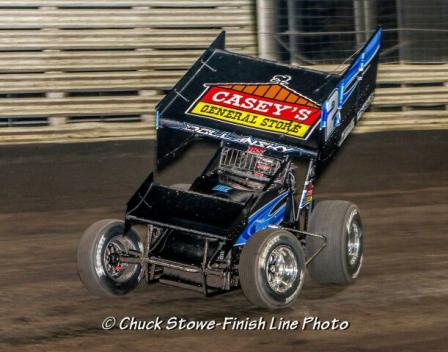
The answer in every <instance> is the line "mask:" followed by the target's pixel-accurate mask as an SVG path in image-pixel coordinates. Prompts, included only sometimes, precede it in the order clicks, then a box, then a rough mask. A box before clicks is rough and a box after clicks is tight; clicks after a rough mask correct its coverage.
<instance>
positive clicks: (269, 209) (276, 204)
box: [235, 191, 289, 246]
mask: <svg viewBox="0 0 448 352" xmlns="http://www.w3.org/2000/svg"><path fill="white" fill-rule="evenodd" d="M288 194H289V192H288V191H286V192H283V193H281V194H279V195H278V196H277V197H275V198H274V199H272V200H271V201H270V202H269V203H267V204H265V205H264V206H263V207H261V208H260V209H258V210H257V211H256V212H255V213H253V214H252V215H251V216H250V217H249V221H248V223H247V226H246V228H245V229H244V231H243V232H242V233H241V235H240V237H239V238H238V240H237V241H236V243H235V245H236V246H239V245H243V244H245V243H246V242H247V240H248V239H249V238H250V237H251V236H252V235H253V234H255V233H257V232H259V231H261V230H264V229H266V228H267V227H268V226H270V225H278V224H280V223H281V222H282V221H283V219H284V217H285V213H286V203H287V202H286V199H287V196H288ZM282 202H283V203H284V204H282V205H280V204H281V203H282Z"/></svg>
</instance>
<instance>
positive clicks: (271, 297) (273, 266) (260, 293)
mask: <svg viewBox="0 0 448 352" xmlns="http://www.w3.org/2000/svg"><path fill="white" fill-rule="evenodd" d="M239 276H240V283H241V288H242V289H243V292H244V294H245V296H246V297H247V299H248V300H249V301H250V302H251V303H252V304H254V305H255V306H257V307H263V308H268V309H279V308H286V307H289V306H291V305H292V304H293V303H294V302H295V301H296V299H297V296H298V295H299V292H300V290H301V288H302V286H303V281H304V276H305V255H304V253H303V250H302V246H301V244H300V242H299V240H298V239H297V238H296V237H295V236H294V235H293V234H291V233H290V232H287V231H284V230H272V229H266V230H263V231H260V232H258V233H256V234H255V235H253V236H252V237H251V238H250V239H249V241H248V242H247V243H246V244H245V246H244V248H243V250H242V253H241V257H240V262H239Z"/></svg>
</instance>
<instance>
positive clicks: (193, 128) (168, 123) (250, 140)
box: [160, 119, 316, 158]
mask: <svg viewBox="0 0 448 352" xmlns="http://www.w3.org/2000/svg"><path fill="white" fill-rule="evenodd" d="M160 124H161V126H164V127H169V128H174V129H177V130H181V131H186V132H191V133H195V134H198V135H202V136H206V137H210V138H215V139H221V140H225V141H229V142H235V143H239V144H245V145H248V146H254V147H260V148H262V149H267V150H272V151H275V152H279V153H295V154H298V155H302V154H306V153H310V157H313V158H314V157H316V155H315V154H313V152H310V151H307V150H305V149H302V148H299V147H294V146H288V145H284V144H280V143H275V142H269V141H265V140H261V139H258V138H254V137H252V136H242V135H238V134H236V133H233V132H224V131H219V130H216V129H213V128H210V127H203V126H198V125H193V124H190V123H187V122H178V121H174V120H167V119H162V120H161V121H160Z"/></svg>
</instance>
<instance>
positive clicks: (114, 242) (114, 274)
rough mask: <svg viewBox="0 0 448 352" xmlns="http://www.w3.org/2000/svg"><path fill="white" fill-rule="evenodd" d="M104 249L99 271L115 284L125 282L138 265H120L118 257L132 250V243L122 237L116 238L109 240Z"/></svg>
mask: <svg viewBox="0 0 448 352" xmlns="http://www.w3.org/2000/svg"><path fill="white" fill-rule="evenodd" d="M105 247H106V248H105V250H104V253H103V256H102V262H101V266H102V268H101V269H102V270H104V272H106V274H107V276H109V277H110V278H111V279H112V280H114V281H116V282H125V281H127V280H128V279H129V278H130V277H132V276H133V275H134V273H135V272H136V270H137V269H138V264H128V263H122V262H121V260H120V256H121V255H122V254H124V253H127V252H128V249H131V248H134V246H133V243H132V242H131V240H130V239H128V238H126V237H124V236H116V237H113V238H111V239H110V241H109V242H108V243H107V245H106V246H105ZM134 249H135V248H134ZM98 269H100V268H97V271H98ZM101 269H100V270H99V271H101Z"/></svg>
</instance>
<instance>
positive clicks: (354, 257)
mask: <svg viewBox="0 0 448 352" xmlns="http://www.w3.org/2000/svg"><path fill="white" fill-rule="evenodd" d="M361 239H362V229H361V226H360V225H359V223H358V222H357V221H352V222H351V223H350V224H349V229H348V241H347V256H348V263H349V264H350V266H351V267H352V268H353V267H355V266H356V265H357V263H358V261H359V258H360V256H361V247H362V241H361Z"/></svg>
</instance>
